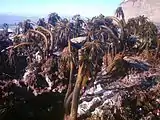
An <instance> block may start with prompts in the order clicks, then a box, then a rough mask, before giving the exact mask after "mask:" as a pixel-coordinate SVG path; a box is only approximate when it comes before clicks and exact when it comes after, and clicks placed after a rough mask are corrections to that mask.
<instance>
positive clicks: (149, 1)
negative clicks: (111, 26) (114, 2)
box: [120, 0, 160, 25]
mask: <svg viewBox="0 0 160 120" xmlns="http://www.w3.org/2000/svg"><path fill="white" fill-rule="evenodd" d="M120 6H121V7H122V9H123V11H124V15H125V19H129V18H132V17H137V16H140V15H144V16H146V17H148V18H149V19H150V20H151V21H153V22H154V23H155V24H157V25H158V24H159V23H160V22H159V19H160V17H159V11H160V1H159V0H125V1H123V2H122V3H121V4H120Z"/></svg>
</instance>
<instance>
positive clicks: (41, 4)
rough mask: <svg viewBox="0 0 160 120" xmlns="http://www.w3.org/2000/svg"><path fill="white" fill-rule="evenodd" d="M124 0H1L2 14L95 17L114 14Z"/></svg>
mask: <svg viewBox="0 0 160 120" xmlns="http://www.w3.org/2000/svg"><path fill="white" fill-rule="evenodd" d="M121 2H122V0H1V2H0V14H14V15H23V16H24V15H25V16H26V15H27V16H28V15H29V16H44V15H47V14H49V13H52V12H57V13H58V14H59V15H69V16H72V15H75V14H80V15H82V16H86V17H93V16H97V15H99V14H103V15H113V14H114V12H115V9H116V8H117V7H118V6H119V4H120V3H121Z"/></svg>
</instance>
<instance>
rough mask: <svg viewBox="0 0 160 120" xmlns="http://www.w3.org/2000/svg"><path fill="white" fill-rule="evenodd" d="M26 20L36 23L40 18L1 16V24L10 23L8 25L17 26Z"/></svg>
mask: <svg viewBox="0 0 160 120" xmlns="http://www.w3.org/2000/svg"><path fill="white" fill-rule="evenodd" d="M25 19H31V20H33V21H36V20H37V19H38V17H27V16H26V17H24V16H16V15H4V14H0V24H3V23H8V24H15V23H18V22H21V21H23V20H25Z"/></svg>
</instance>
